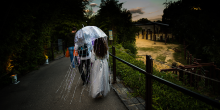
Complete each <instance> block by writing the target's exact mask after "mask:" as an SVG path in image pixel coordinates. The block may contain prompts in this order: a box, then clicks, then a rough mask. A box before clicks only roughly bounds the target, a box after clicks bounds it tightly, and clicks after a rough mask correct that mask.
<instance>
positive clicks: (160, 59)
mask: <svg viewBox="0 0 220 110" xmlns="http://www.w3.org/2000/svg"><path fill="white" fill-rule="evenodd" d="M165 59H166V56H164V55H163V54H160V55H158V56H157V57H156V60H159V61H161V62H165Z"/></svg>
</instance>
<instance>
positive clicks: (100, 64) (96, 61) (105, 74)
mask: <svg viewBox="0 0 220 110" xmlns="http://www.w3.org/2000/svg"><path fill="white" fill-rule="evenodd" d="M108 58H109V53H107V55H106V56H105V57H104V58H103V59H100V58H98V57H96V56H95V53H94V51H93V50H92V55H91V63H93V64H92V68H91V76H90V82H91V83H90V95H91V96H92V98H96V97H97V95H98V94H99V93H100V92H101V93H102V95H103V96H104V97H105V96H106V95H107V93H108V92H110V85H109V68H108V67H109V66H108V61H107V59H108Z"/></svg>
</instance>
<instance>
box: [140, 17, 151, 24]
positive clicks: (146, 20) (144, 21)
mask: <svg viewBox="0 0 220 110" xmlns="http://www.w3.org/2000/svg"><path fill="white" fill-rule="evenodd" d="M137 22H138V23H148V22H151V21H150V20H148V19H147V18H141V19H139V20H137Z"/></svg>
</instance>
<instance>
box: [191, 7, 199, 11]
mask: <svg viewBox="0 0 220 110" xmlns="http://www.w3.org/2000/svg"><path fill="white" fill-rule="evenodd" d="M192 9H193V10H201V8H200V7H197V8H196V7H193V8H192Z"/></svg>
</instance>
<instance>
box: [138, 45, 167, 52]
mask: <svg viewBox="0 0 220 110" xmlns="http://www.w3.org/2000/svg"><path fill="white" fill-rule="evenodd" d="M161 49H163V47H161V46H154V47H139V48H138V50H141V51H154V52H156V51H159V50H161Z"/></svg>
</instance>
